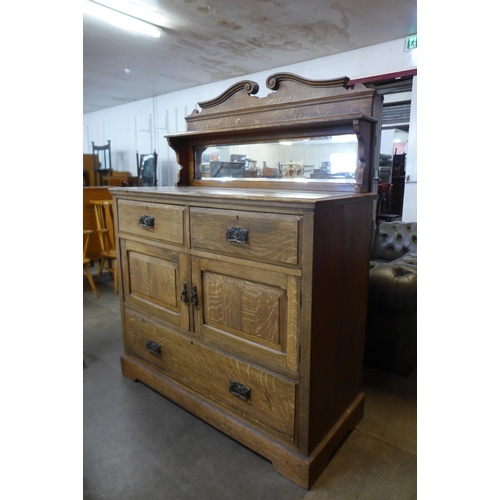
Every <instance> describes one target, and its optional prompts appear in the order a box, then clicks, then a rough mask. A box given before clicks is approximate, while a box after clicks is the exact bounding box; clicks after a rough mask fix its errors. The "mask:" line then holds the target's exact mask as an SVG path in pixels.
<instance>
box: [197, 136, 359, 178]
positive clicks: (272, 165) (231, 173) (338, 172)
mask: <svg viewBox="0 0 500 500" xmlns="http://www.w3.org/2000/svg"><path fill="white" fill-rule="evenodd" d="M194 153H195V155H194V156H195V173H194V177H195V179H196V180H201V181H203V180H208V179H212V180H213V179H217V180H224V181H231V180H232V179H238V180H240V181H241V180H244V179H248V180H252V181H256V180H257V181H258V180H263V181H274V182H278V183H279V182H284V181H286V182H290V181H295V182H312V183H314V182H321V183H324V182H342V183H353V184H354V183H355V177H356V170H357V168H358V139H357V136H356V134H345V135H332V136H323V137H306V138H291V139H290V138H287V139H283V140H275V141H269V142H259V143H248V144H212V145H203V146H195V147H194Z"/></svg>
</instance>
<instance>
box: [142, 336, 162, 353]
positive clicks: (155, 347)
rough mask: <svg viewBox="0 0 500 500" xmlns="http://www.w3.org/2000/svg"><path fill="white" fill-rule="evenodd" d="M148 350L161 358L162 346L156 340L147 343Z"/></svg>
mask: <svg viewBox="0 0 500 500" xmlns="http://www.w3.org/2000/svg"><path fill="white" fill-rule="evenodd" d="M146 349H147V350H148V351H149V352H150V353H152V354H154V355H155V356H161V345H160V344H158V342H155V341H154V340H148V341H147V342H146Z"/></svg>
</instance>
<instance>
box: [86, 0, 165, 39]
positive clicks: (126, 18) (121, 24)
mask: <svg viewBox="0 0 500 500" xmlns="http://www.w3.org/2000/svg"><path fill="white" fill-rule="evenodd" d="M83 11H84V12H85V13H86V14H89V15H91V16H95V17H98V18H99V19H102V20H103V21H106V22H108V23H109V24H112V25H113V26H116V27H118V28H121V29H123V30H126V31H134V32H137V33H143V34H144V35H149V36H153V37H155V38H158V37H159V36H160V35H161V28H160V27H159V26H156V25H154V24H151V23H148V22H147V21H143V20H142V19H138V18H137V17H134V16H131V15H130V14H126V13H125V12H121V11H118V10H115V9H113V8H112V7H107V6H106V5H102V4H100V3H97V2H94V1H92V0H89V1H84V3H83Z"/></svg>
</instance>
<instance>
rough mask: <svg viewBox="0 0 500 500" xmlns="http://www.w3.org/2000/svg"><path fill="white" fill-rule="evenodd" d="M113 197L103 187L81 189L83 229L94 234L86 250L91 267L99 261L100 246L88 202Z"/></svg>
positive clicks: (93, 211)
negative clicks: (89, 230)
mask: <svg viewBox="0 0 500 500" xmlns="http://www.w3.org/2000/svg"><path fill="white" fill-rule="evenodd" d="M89 156H91V155H89ZM112 199H113V197H112V196H111V193H110V192H109V190H108V188H107V187H105V186H102V187H98V186H88V187H84V188H83V229H91V230H93V231H94V232H93V233H92V234H91V235H90V238H89V246H88V248H87V258H88V259H89V260H90V265H91V266H92V265H93V263H94V261H96V260H99V259H100V255H101V244H100V242H99V237H98V236H97V232H96V231H95V230H96V229H97V222H96V218H95V209H94V205H91V204H90V200H109V201H111V200H112Z"/></svg>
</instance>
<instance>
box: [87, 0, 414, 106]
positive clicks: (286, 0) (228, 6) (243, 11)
mask: <svg viewBox="0 0 500 500" xmlns="http://www.w3.org/2000/svg"><path fill="white" fill-rule="evenodd" d="M86 1H88V0H84V2H86ZM96 1H99V2H100V3H105V4H107V5H110V6H114V7H115V8H116V9H118V10H121V11H126V12H128V13H131V14H134V15H135V16H136V17H139V18H141V19H144V20H147V21H149V22H151V23H153V24H156V25H159V26H161V27H162V28H163V31H162V34H161V36H160V38H152V37H149V36H146V35H139V34H137V35H134V34H131V33H129V32H126V31H123V30H121V29H119V28H116V27H114V26H111V25H108V24H107V23H105V22H104V21H101V20H99V19H97V18H94V17H92V16H90V15H87V14H84V16H83V112H84V113H88V112H91V111H97V110H101V109H105V108H109V107H112V106H117V105H120V104H125V103H128V102H132V101H137V100H141V99H146V98H149V97H152V96H156V95H161V94H166V93H168V92H173V91H176V90H181V89H185V88H189V87H195V86H198V85H203V84H206V83H211V82H216V81H220V80H225V79H228V78H235V77H239V76H243V75H248V74H251V73H256V72H259V71H264V70H268V69H273V68H278V67H281V66H285V65H289V64H293V63H298V62H303V61H307V60H310V59H315V58H318V57H323V56H328V55H332V54H336V53H340V52H346V51H349V50H353V49H357V48H361V47H366V46H369V45H375V44H378V43H382V42H387V41H391V40H396V39H398V38H404V37H406V36H408V35H412V34H415V33H417V2H416V0H384V1H383V2H374V1H373V0H307V1H305V0H96ZM125 70H127V71H125ZM335 76H338V75H332V77H335Z"/></svg>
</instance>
